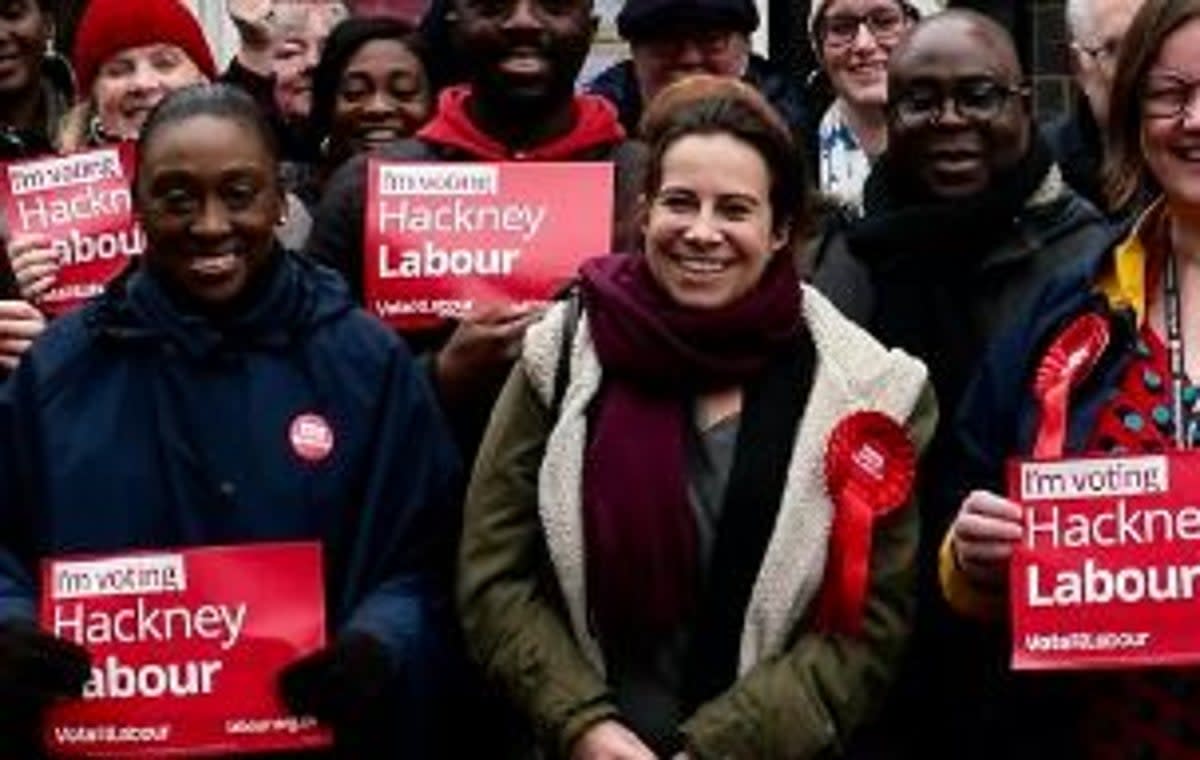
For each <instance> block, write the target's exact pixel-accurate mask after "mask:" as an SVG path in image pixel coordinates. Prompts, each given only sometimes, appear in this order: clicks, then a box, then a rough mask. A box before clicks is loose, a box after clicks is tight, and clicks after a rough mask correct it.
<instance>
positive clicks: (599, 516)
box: [580, 254, 801, 643]
mask: <svg viewBox="0 0 1200 760" xmlns="http://www.w3.org/2000/svg"><path fill="white" fill-rule="evenodd" d="M580 274H581V278H582V282H581V291H582V295H583V305H584V308H585V309H586V310H587V315H588V323H589V326H590V328H591V335H592V341H593V342H594V344H595V346H596V354H597V356H598V357H599V360H600V364H601V366H602V367H603V369H604V382H603V384H602V386H601V388H600V392H599V395H598V398H597V400H596V404H595V406H594V407H593V412H592V417H591V425H590V431H591V432H590V435H589V440H588V447H587V452H586V455H585V457H584V468H583V525H584V536H585V541H586V552H587V554H586V556H587V597H588V606H589V609H590V611H591V613H592V615H593V618H594V620H595V622H596V624H597V626H598V629H599V632H600V634H601V636H602V638H604V640H606V641H608V642H610V643H612V642H614V641H622V642H636V641H639V640H640V641H643V642H645V641H646V636H647V634H650V635H662V634H665V633H669V632H671V631H673V630H674V629H675V628H677V627H678V626H679V625H680V624H681V623H683V622H684V621H685V620H686V618H687V617H688V615H689V614H690V613H691V612H692V611H693V609H694V604H695V600H696V595H697V591H698V588H699V584H700V578H699V572H698V571H699V557H698V550H697V538H696V526H695V520H694V516H693V513H692V507H691V504H690V502H689V500H688V491H687V473H686V471H685V470H686V463H685V458H684V433H685V430H686V426H687V425H689V424H691V423H690V421H689V419H688V417H687V415H688V413H689V411H690V404H689V402H690V400H691V398H693V397H694V396H695V394H696V393H698V392H703V391H708V390H716V389H721V388H728V387H732V386H739V385H744V384H745V383H746V382H747V381H748V380H750V379H751V378H753V377H754V376H755V375H757V374H758V373H760V372H761V371H762V370H763V368H764V367H765V366H766V364H767V362H768V361H769V359H770V358H771V357H772V356H773V355H776V354H777V353H778V352H780V351H782V350H786V349H787V347H789V346H791V345H793V344H794V343H795V341H796V337H797V335H798V332H799V330H800V329H801V316H800V285H799V278H798V277H797V275H796V272H795V269H794V267H793V266H792V261H791V257H790V256H788V255H785V254H780V255H777V256H775V258H774V259H773V260H772V262H771V263H770V264H769V265H768V266H767V269H766V271H765V272H764V273H763V276H762V279H761V280H760V281H759V282H758V284H757V285H756V286H755V287H754V288H753V289H752V290H750V291H749V292H748V293H746V294H745V295H744V296H743V297H741V298H740V299H738V300H737V301H735V302H734V303H732V304H729V305H727V306H723V307H720V308H717V309H690V308H686V307H683V306H680V305H679V304H677V303H676V302H675V301H673V300H672V299H671V297H670V296H669V295H668V294H667V293H666V292H665V291H664V290H663V289H662V287H661V286H659V285H658V283H657V282H656V281H655V280H654V277H653V276H652V275H651V273H650V270H649V267H648V266H647V265H646V261H645V258H644V257H642V256H640V255H631V256H603V257H600V258H596V259H592V260H590V261H588V262H587V263H585V264H584V265H583V267H582V269H581V270H580Z"/></svg>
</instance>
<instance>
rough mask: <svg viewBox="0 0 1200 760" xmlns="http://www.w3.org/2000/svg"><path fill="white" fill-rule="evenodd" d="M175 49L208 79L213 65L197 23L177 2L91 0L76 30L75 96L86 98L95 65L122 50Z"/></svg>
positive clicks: (214, 71) (214, 72)
mask: <svg viewBox="0 0 1200 760" xmlns="http://www.w3.org/2000/svg"><path fill="white" fill-rule="evenodd" d="M161 44H166V45H176V46H178V47H179V48H180V49H182V50H183V52H185V53H187V55H188V57H189V58H191V59H192V62H193V63H195V64H196V67H197V68H199V69H200V71H202V72H204V75H205V76H207V77H208V78H209V79H216V77H217V65H216V63H214V62H213V57H212V51H211V50H209V47H208V41H207V40H205V38H204V31H203V30H202V29H201V28H200V22H198V21H197V20H196V17H195V16H193V15H192V12H191V11H189V10H188V9H187V8H185V7H184V6H183V5H182V4H181V3H180V2H179V0H90V2H88V5H87V10H85V11H84V12H83V17H82V18H80V19H79V26H78V27H76V30H75V52H74V55H73V56H72V59H71V63H72V65H73V66H74V67H75V77H76V79H77V81H78V82H79V92H80V93H83V95H84V96H87V95H88V94H89V93H90V92H91V90H92V83H93V82H95V80H96V74H98V73H99V71H100V67H101V66H102V65H103V64H104V62H105V61H107V60H108V59H109V58H111V57H113V56H114V55H116V54H117V53H119V52H121V51H122V50H128V49H129V48H135V47H141V46H142V45H161Z"/></svg>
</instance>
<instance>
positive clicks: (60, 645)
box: [0, 622, 91, 758]
mask: <svg viewBox="0 0 1200 760" xmlns="http://www.w3.org/2000/svg"><path fill="white" fill-rule="evenodd" d="M90 676H91V657H90V656H89V655H88V653H87V650H85V649H84V648H83V647H81V646H79V645H78V644H75V643H73V642H70V641H67V640H66V639H61V638H58V637H57V636H53V635H51V634H49V633H46V632H45V631H41V630H38V629H37V628H36V627H35V626H34V625H33V624H32V623H20V622H14V623H0V747H2V748H3V751H2V756H3V757H6V758H7V757H14V758H17V757H20V758H31V757H40V756H41V754H42V749H41V747H42V713H43V712H45V710H46V708H47V707H49V706H50V704H51V703H52V702H54V701H55V700H57V699H59V698H63V697H78V696H80V695H81V694H82V693H83V685H84V684H85V683H87V680H88V678H89V677H90Z"/></svg>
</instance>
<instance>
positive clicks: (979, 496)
mask: <svg viewBox="0 0 1200 760" xmlns="http://www.w3.org/2000/svg"><path fill="white" fill-rule="evenodd" d="M386 5H387V4H386V3H361V4H359V3H346V4H343V3H342V2H339V1H338V0H273V2H238V1H237V0H229V2H228V12H229V16H230V19H231V21H232V24H233V26H234V28H235V29H236V30H237V35H238V40H239V47H238V50H237V51H236V53H235V55H234V56H233V58H232V59H231V60H230V61H229V62H227V63H226V64H225V65H223V66H222V65H219V63H218V61H217V60H216V59H215V57H214V55H213V52H212V49H211V47H210V44H209V41H208V38H207V37H206V34H205V30H204V29H203V28H202V27H201V25H200V23H199V21H198V20H197V18H196V17H195V16H194V15H193V13H192V11H191V10H189V9H188V8H187V6H186V5H185V4H183V3H182V2H181V0H136V1H135V0H88V2H87V3H86V5H85V6H84V9H83V13H82V15H81V17H80V18H79V19H78V24H77V26H76V28H75V29H74V32H73V47H72V50H71V51H70V52H69V55H65V56H64V55H61V54H59V53H57V52H55V51H54V47H53V45H52V44H51V40H52V39H53V37H54V31H55V26H56V24H57V23H58V22H59V19H58V16H57V13H58V11H57V9H56V4H55V0H4V1H3V2H0V160H3V161H6V162H7V161H18V160H25V159H34V158H39V157H46V156H53V155H69V154H72V153H75V152H79V151H83V150H88V149H94V148H97V147H103V146H115V145H121V146H128V148H129V149H130V150H132V152H133V154H134V155H135V163H136V170H135V171H134V173H133V176H132V180H131V188H130V193H131V198H132V207H133V213H134V215H135V216H136V219H137V222H138V224H139V225H140V227H141V230H142V232H143V233H144V237H145V249H144V251H143V252H142V253H141V254H140V255H139V256H137V257H135V258H133V259H131V261H130V262H129V264H128V266H126V267H125V268H124V270H123V271H121V272H120V273H119V274H118V275H116V277H115V278H114V279H112V280H111V281H109V282H108V283H107V285H106V286H105V287H104V290H103V292H102V293H101V294H99V295H97V296H95V297H94V298H92V299H90V300H88V301H87V302H86V303H84V304H83V305H81V306H79V307H77V308H75V309H73V310H71V311H68V312H66V313H58V311H57V310H56V309H51V308H48V303H47V301H46V299H47V296H48V294H49V293H50V292H51V291H52V290H53V289H54V288H55V286H56V284H57V283H58V281H59V275H60V272H61V269H62V266H63V265H62V260H61V252H60V249H59V248H58V247H56V245H55V244H54V241H53V240H52V239H51V238H50V237H49V236H48V235H46V234H40V233H38V234H35V233H29V232H24V231H14V230H10V229H8V226H7V224H3V225H0V226H2V227H3V228H0V250H2V251H3V256H0V373H2V385H0V756H3V757H13V758H35V757H39V756H41V755H42V753H43V752H45V745H44V740H45V735H44V725H43V721H44V717H45V714H46V711H47V709H48V708H50V707H51V706H53V705H57V704H60V703H62V702H64V701H67V700H72V699H76V698H78V697H80V696H81V694H82V691H83V689H84V686H85V683H86V682H87V680H88V678H89V677H90V673H91V671H90V667H89V663H90V659H91V655H90V654H89V652H88V651H87V650H86V649H84V648H82V647H81V646H79V645H78V644H77V643H76V642H73V641H67V640H65V639H62V638H58V637H56V636H54V635H53V633H52V632H49V631H47V630H44V629H43V628H42V627H39V620H38V614H37V608H38V600H39V594H40V589H39V586H40V584H41V580H40V570H39V568H40V566H41V563H43V562H44V561H46V560H50V559H54V558H56V557H61V556H72V555H81V554H82V555H96V556H103V555H116V554H119V553H122V552H131V551H144V550H153V549H163V548H179V547H205V546H225V545H231V544H236V545H243V544H245V545H252V544H255V543H266V542H285V541H315V542H318V543H319V544H320V545H321V547H322V550H323V554H324V563H325V565H324V583H325V619H326V620H327V628H328V643H327V644H326V645H325V646H324V647H323V648H321V649H319V650H317V651H315V652H309V653H307V654H304V655H303V656H301V657H298V658H297V659H296V660H295V661H294V662H293V663H292V664H291V665H289V666H288V667H286V668H285V669H284V670H283V671H282V672H280V673H278V674H276V676H275V678H276V688H277V691H278V694H279V697H280V699H281V700H282V704H284V705H286V707H287V709H289V710H291V711H293V712H294V713H296V714H297V715H311V716H314V717H315V718H316V719H317V720H319V721H320V722H321V723H323V724H325V725H327V726H329V727H330V728H331V729H332V731H333V736H334V745H333V748H332V749H328V750H319V751H312V752H309V753H308V754H307V755H305V756H320V755H321V754H322V753H324V754H325V755H326V756H329V755H332V756H337V757H347V758H365V757H381V758H383V757H387V758H391V757H397V758H398V757H405V758H409V757H411V758H440V757H460V756H462V757H514V758H520V757H529V758H533V757H562V758H570V759H571V760H643V759H649V758H656V757H658V758H692V759H693V760H705V759H709V758H711V759H713V760H716V759H718V758H720V759H722V760H724V759H727V758H736V759H737V760H743V759H751V758H814V759H815V758H826V757H841V756H845V757H850V758H861V759H863V760H876V759H885V760H890V759H895V760H902V759H903V760H906V759H908V758H966V759H968V760H974V759H975V758H979V759H980V760H992V759H993V758H995V759H996V760H999V759H1001V758H1003V759H1006V760H1007V759H1008V758H1014V759H1015V758H1054V760H1061V759H1062V758H1076V757H1078V758H1131V759H1132V758H1141V759H1150V758H1162V759H1164V760H1170V759H1173V758H1193V757H1200V710H1198V709H1196V708H1197V707H1200V671H1197V670H1195V669H1194V668H1193V667H1186V666H1180V667H1173V668H1157V669H1149V668H1130V669H1123V670H1098V671H1087V672H1066V671H1063V672H1055V673H1052V674H1045V673H1033V674H1031V673H1026V672H1014V671H1013V670H1012V668H1011V667H1010V656H1011V653H1012V646H1013V644H1012V641H1011V636H1010V623H1011V618H1010V615H1011V612H1010V601H1011V600H1010V580H1009V571H1010V563H1011V561H1012V557H1013V554H1014V548H1015V546H1016V545H1017V544H1018V543H1019V542H1020V541H1021V540H1022V536H1023V530H1024V528H1023V521H1022V514H1023V512H1022V506H1021V504H1019V503H1017V502H1016V501H1013V500H1011V498H1009V494H1008V492H1007V491H1006V488H1005V466H1006V463H1007V462H1009V461H1010V460H1011V459H1012V458H1014V457H1039V458H1040V457H1051V458H1062V457H1069V456H1079V455H1096V454H1120V453H1130V452H1135V453H1141V452H1164V451H1176V450H1180V449H1187V448H1190V447H1191V446H1192V445H1193V444H1194V443H1196V442H1197V441H1198V440H1200V392H1198V389H1200V350H1195V351H1189V350H1188V349H1189V348H1191V347H1194V346H1197V345H1200V318H1198V319H1197V321H1196V322H1192V321H1191V320H1192V318H1193V317H1195V316H1196V315H1197V311H1198V310H1200V267H1198V266H1197V262H1200V0H1067V3H1066V29H1067V31H1068V36H1069V38H1070V39H1069V45H1070V51H1069V53H1070V60H1071V67H1072V73H1073V75H1074V79H1075V82H1076V86H1077V98H1076V102H1075V104H1074V107H1073V108H1072V109H1071V110H1070V111H1069V112H1068V113H1067V114H1064V115H1061V116H1060V117H1059V118H1057V119H1056V120H1055V121H1053V122H1039V121H1038V120H1037V119H1036V114H1035V112H1034V97H1033V92H1032V89H1031V82H1030V78H1029V73H1028V72H1027V71H1025V70H1024V69H1023V65H1022V61H1021V55H1020V54H1019V52H1018V48H1019V43H1020V41H1019V40H1014V38H1013V36H1012V34H1011V32H1010V30H1009V29H1008V28H1006V26H1005V25H1004V24H1003V23H1002V22H1001V21H1000V20H998V19H997V18H996V17H993V16H989V15H987V14H984V13H981V12H979V11H978V10H973V9H970V8H964V7H955V6H956V5H957V4H956V3H953V2H951V3H949V5H950V6H951V7H948V8H947V7H946V3H943V2H938V1H936V0H920V1H918V0H912V1H911V2H910V0H824V1H822V2H813V3H810V4H808V7H807V25H806V26H807V30H808V34H809V40H808V41H807V43H806V44H809V45H811V48H812V51H813V54H814V59H815V61H816V65H817V66H818V70H817V71H816V72H814V75H813V76H812V77H809V78H807V79H798V78H796V77H795V76H793V75H792V73H791V72H789V71H787V70H786V69H785V68H783V67H781V66H777V65H774V64H773V63H772V62H771V61H770V60H768V59H767V58H766V57H764V56H762V55H759V54H758V53H755V52H754V51H753V50H752V47H751V43H750V40H751V35H752V34H753V33H754V32H755V31H756V30H757V29H758V27H759V25H760V22H761V19H760V17H759V6H758V5H757V4H756V3H754V2H752V0H625V1H624V4H623V6H622V8H621V10H620V13H619V15H618V16H617V18H616V28H617V30H618V32H619V34H620V36H621V37H622V38H623V39H624V40H625V41H626V42H628V46H629V58H628V60H624V61H621V62H619V63H616V64H614V65H613V66H611V67H610V68H607V69H605V70H603V71H601V72H600V73H599V74H598V75H597V76H596V77H595V78H594V79H592V80H591V81H580V75H581V71H582V70H583V68H584V63H585V59H586V58H587V56H588V54H589V52H590V50H591V47H592V43H593V39H594V37H595V34H596V30H597V20H596V17H595V8H594V6H593V1H592V0H433V2H432V4H431V6H430V8H429V9H428V11H427V12H426V14H425V16H424V17H423V18H421V19H413V18H406V17H403V15H402V14H388V13H385V12H384V11H386ZM362 6H370V7H369V8H366V7H362ZM379 159H384V160H391V161H398V162H408V163H422V164H425V163H430V164H432V163H464V162H469V163H512V162H538V163H548V164H559V163H572V164H596V163H602V164H605V165H609V166H611V167H612V170H613V175H614V182H613V198H612V204H611V208H612V212H611V219H605V220H602V221H604V222H608V223H609V225H608V226H610V227H611V241H612V242H611V246H610V250H609V252H607V253H606V254H605V255H600V256H596V257H594V258H590V259H587V260H586V261H585V262H584V263H583V264H582V266H580V267H579V269H578V271H577V273H576V275H575V277H574V278H573V279H572V280H571V281H570V283H568V284H567V287H564V288H563V289H562V290H561V291H559V292H556V293H550V292H547V293H545V294H544V295H545V299H544V300H543V301H540V302H536V303H530V302H520V303H516V302H514V303H490V304H487V305H485V306H483V307H481V308H479V309H477V310H474V311H472V312H470V313H467V314H463V315H461V316H460V317H459V318H456V319H444V320H441V321H440V323H439V324H438V326H436V327H434V328H430V329H422V330H397V329H394V328H393V327H392V326H389V325H387V324H385V323H384V322H383V321H380V320H379V319H377V318H376V317H375V316H373V315H372V314H370V313H369V312H368V311H367V310H366V309H365V308H364V306H365V305H366V301H367V298H368V293H367V291H368V286H367V283H366V282H365V279H366V278H365V275H364V272H365V267H366V266H367V265H368V261H367V260H368V259H369V256H368V255H367V253H366V247H367V242H366V233H365V231H364V230H365V227H366V223H367V219H368V215H369V214H368V209H367V206H368V194H369V185H370V181H369V177H368V174H369V171H370V167H371V166H373V165H374V164H373V163H372V161H373V160H379ZM605 193H607V189H606V190H605ZM597 213H604V214H607V213H609V212H608V211H606V210H600V209H598V210H597ZM0 218H3V216H2V215H0ZM584 253H588V254H594V253H600V252H598V251H587V252H584ZM298 421H305V422H306V423H307V424H309V425H316V426H317V428H318V431H319V433H320V434H321V437H320V440H319V442H318V444H316V445H313V444H311V443H310V442H309V441H308V440H307V439H305V441H303V442H302V443H304V444H305V445H300V443H298V442H297V436H296V427H295V426H296V424H297V422H298ZM863 446H866V447H867V449H865V450H867V451H869V453H870V454H871V457H868V459H871V461H870V462H867V463H865V464H864V458H863V456H862V452H863V451H864V449H862V448H861V447H863ZM864 479H865V480H864ZM245 582H246V583H253V582H254V579H250V578H248V579H245ZM277 756H282V755H277Z"/></svg>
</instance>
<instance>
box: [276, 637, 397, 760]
mask: <svg viewBox="0 0 1200 760" xmlns="http://www.w3.org/2000/svg"><path fill="white" fill-rule="evenodd" d="M393 670H394V668H393V666H392V662H391V657H390V656H389V655H388V652H387V650H386V649H385V648H384V646H383V645H382V644H380V643H379V642H378V641H376V640H375V638H374V637H373V636H371V635H370V634H366V633H362V632H359V631H355V632H350V633H347V634H344V635H342V636H340V637H339V638H338V640H337V642H336V643H334V644H333V646H329V647H325V648H324V649H321V650H318V651H316V652H314V653H312V654H310V655H308V656H307V657H304V658H302V659H300V660H298V661H296V662H294V663H292V664H291V665H289V666H288V667H287V668H285V669H284V671H283V672H282V673H281V674H280V676H279V691H280V694H281V695H282V696H283V700H284V702H285V703H286V704H287V706H288V709H290V710H291V711H292V712H293V713H295V714H296V715H314V716H316V717H317V719H318V720H320V721H321V722H322V723H325V724H327V725H329V726H330V727H332V728H333V730H334V737H335V740H336V742H337V747H338V750H339V751H340V752H341V753H342V754H344V755H346V756H348V757H357V756H360V755H366V754H370V753H371V752H372V751H373V748H377V747H379V746H380V744H379V738H378V737H377V736H376V732H378V731H380V730H381V729H385V728H386V729H387V730H394V729H393V727H392V723H391V722H390V721H389V720H388V718H387V716H385V715H383V714H381V711H380V708H384V707H385V706H387V705H391V704H392V702H389V701H388V700H387V699H385V696H386V694H387V692H388V690H389V689H390V688H392V687H393V684H394V682H395V674H394V672H393ZM385 709H386V708H385Z"/></svg>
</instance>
